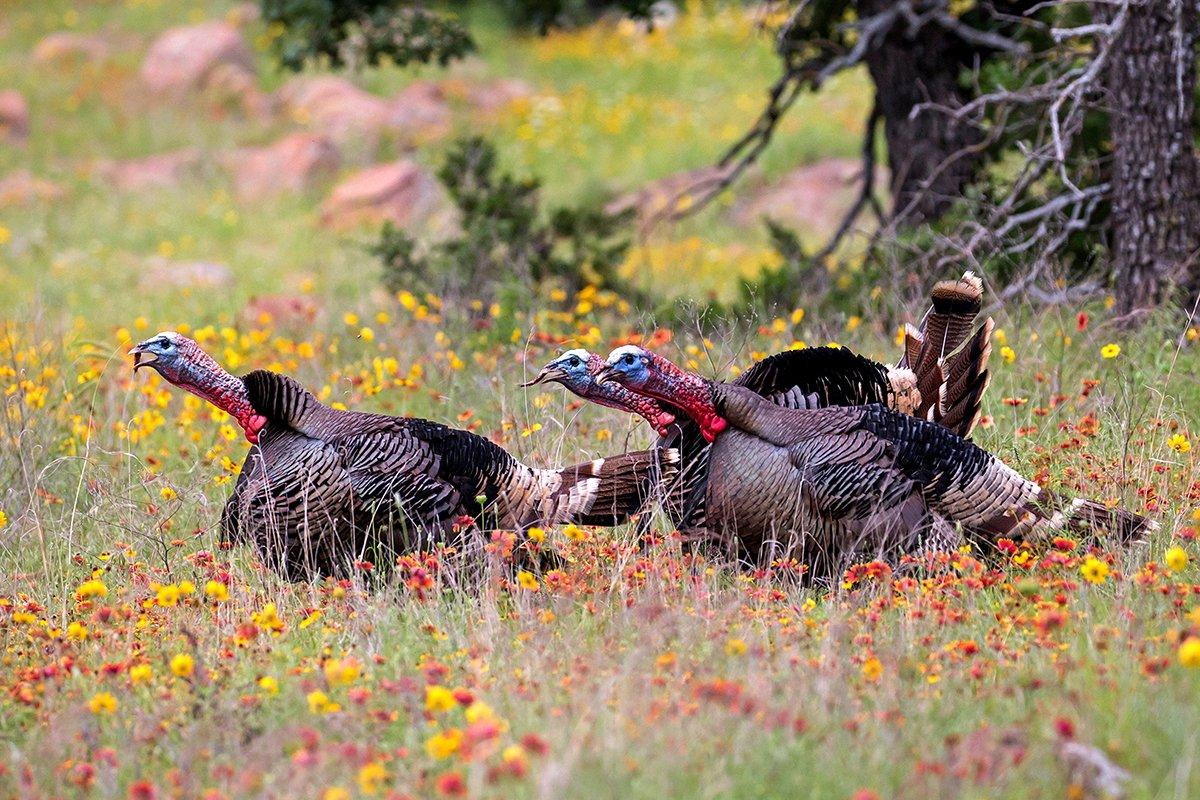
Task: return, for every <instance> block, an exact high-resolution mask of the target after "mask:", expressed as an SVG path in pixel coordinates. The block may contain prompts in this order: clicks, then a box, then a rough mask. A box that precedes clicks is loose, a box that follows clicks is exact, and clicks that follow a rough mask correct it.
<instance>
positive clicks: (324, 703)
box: [307, 689, 342, 714]
mask: <svg viewBox="0 0 1200 800" xmlns="http://www.w3.org/2000/svg"><path fill="white" fill-rule="evenodd" d="M307 700H308V710H309V711H311V712H312V713H314V714H333V713H336V712H338V711H341V710H342V707H341V706H340V705H338V704H337V703H335V702H333V701H332V700H330V699H329V695H327V694H325V693H324V692H322V691H321V690H320V689H317V690H316V691H313V692H309V693H308V697H307Z"/></svg>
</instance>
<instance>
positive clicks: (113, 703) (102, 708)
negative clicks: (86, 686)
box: [88, 692, 117, 716]
mask: <svg viewBox="0 0 1200 800" xmlns="http://www.w3.org/2000/svg"><path fill="white" fill-rule="evenodd" d="M116 710H117V698H115V697H113V696H112V692H97V693H96V694H94V695H92V699H90V700H88V711H91V712H92V713H93V714H95V715H97V716H99V715H101V714H111V713H113V712H114V711H116Z"/></svg>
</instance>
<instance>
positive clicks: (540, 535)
mask: <svg viewBox="0 0 1200 800" xmlns="http://www.w3.org/2000/svg"><path fill="white" fill-rule="evenodd" d="M525 535H526V536H528V537H529V539H530V541H534V542H537V543H539V544H540V543H542V542H544V541H546V532H545V531H544V530H542V529H541V528H530V529H529V530H527V531H525Z"/></svg>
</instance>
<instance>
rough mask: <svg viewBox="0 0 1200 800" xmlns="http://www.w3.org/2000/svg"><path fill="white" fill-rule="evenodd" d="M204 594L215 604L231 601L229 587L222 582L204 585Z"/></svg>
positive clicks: (210, 582)
mask: <svg viewBox="0 0 1200 800" xmlns="http://www.w3.org/2000/svg"><path fill="white" fill-rule="evenodd" d="M204 594H205V595H207V596H208V598H209V599H210V600H212V601H213V602H214V603H224V602H225V601H226V600H228V599H229V587H228V586H226V585H225V584H223V583H221V582H220V581H209V582H208V583H206V584H204Z"/></svg>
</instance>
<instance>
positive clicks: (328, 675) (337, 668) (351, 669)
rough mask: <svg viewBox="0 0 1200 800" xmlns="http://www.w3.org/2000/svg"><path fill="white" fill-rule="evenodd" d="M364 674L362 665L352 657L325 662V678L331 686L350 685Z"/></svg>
mask: <svg viewBox="0 0 1200 800" xmlns="http://www.w3.org/2000/svg"><path fill="white" fill-rule="evenodd" d="M361 675H362V665H361V664H359V663H358V662H357V661H355V660H354V659H352V658H345V659H330V660H329V661H326V662H325V680H327V681H328V682H329V685H330V686H348V685H350V684H352V683H354V682H355V681H356V680H358V678H359V676H361Z"/></svg>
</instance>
